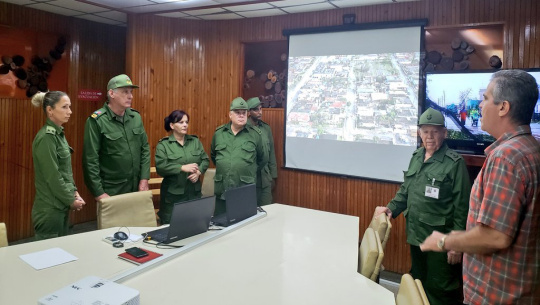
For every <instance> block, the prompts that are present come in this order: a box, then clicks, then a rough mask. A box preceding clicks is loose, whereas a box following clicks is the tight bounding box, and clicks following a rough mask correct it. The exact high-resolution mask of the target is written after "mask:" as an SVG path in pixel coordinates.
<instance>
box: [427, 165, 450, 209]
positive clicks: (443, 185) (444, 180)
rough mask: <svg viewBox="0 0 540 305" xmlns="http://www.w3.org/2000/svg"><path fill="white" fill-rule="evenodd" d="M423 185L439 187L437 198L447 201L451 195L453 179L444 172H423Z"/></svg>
mask: <svg viewBox="0 0 540 305" xmlns="http://www.w3.org/2000/svg"><path fill="white" fill-rule="evenodd" d="M425 185H426V186H428V185H429V186H432V187H436V188H438V189H439V198H438V199H439V200H443V201H445V202H446V201H449V200H450V198H451V197H452V186H453V181H452V179H450V178H449V177H448V176H447V175H446V174H444V173H430V172H426V173H425Z"/></svg>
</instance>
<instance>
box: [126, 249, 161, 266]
mask: <svg viewBox="0 0 540 305" xmlns="http://www.w3.org/2000/svg"><path fill="white" fill-rule="evenodd" d="M141 249H142V250H144V251H146V252H148V255H147V256H144V257H141V258H136V257H135V256H133V255H131V254H129V253H127V252H122V253H120V254H118V258H121V259H124V260H126V261H128V262H131V263H134V264H135V265H140V264H144V263H146V262H148V261H151V260H153V259H154V258H157V257H160V256H162V255H163V254H161V253H157V252H153V251H150V250H147V249H143V248H141Z"/></svg>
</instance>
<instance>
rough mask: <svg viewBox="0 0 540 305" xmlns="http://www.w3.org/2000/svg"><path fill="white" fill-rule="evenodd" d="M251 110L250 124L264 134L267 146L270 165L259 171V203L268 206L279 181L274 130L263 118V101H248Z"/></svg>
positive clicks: (264, 142)
mask: <svg viewBox="0 0 540 305" xmlns="http://www.w3.org/2000/svg"><path fill="white" fill-rule="evenodd" d="M247 104H248V108H249V120H248V123H249V124H250V125H252V126H257V127H259V129H260V130H261V132H262V139H263V145H264V146H265V150H266V153H267V155H268V163H267V164H266V166H265V167H264V168H263V169H262V170H260V171H257V203H258V204H259V205H267V204H271V203H272V188H273V186H274V184H275V179H277V164H276V152H275V150H274V138H273V137H272V129H271V128H270V125H268V124H266V123H265V122H264V121H263V120H261V118H262V107H261V101H260V100H259V98H258V97H252V98H250V99H249V100H247Z"/></svg>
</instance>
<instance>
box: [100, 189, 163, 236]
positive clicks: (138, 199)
mask: <svg viewBox="0 0 540 305" xmlns="http://www.w3.org/2000/svg"><path fill="white" fill-rule="evenodd" d="M97 209H98V211H97V214H98V216H97V223H98V229H106V228H111V227H156V226H157V223H156V214H155V211H154V203H153V202H152V191H144V192H133V193H127V194H121V195H116V196H111V197H109V198H103V199H101V200H100V201H98V203H97Z"/></svg>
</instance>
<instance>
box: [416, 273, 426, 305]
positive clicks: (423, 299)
mask: <svg viewBox="0 0 540 305" xmlns="http://www.w3.org/2000/svg"><path fill="white" fill-rule="evenodd" d="M414 282H415V283H416V287H417V288H418V292H420V296H421V297H422V301H423V302H424V305H429V300H428V298H427V295H426V291H425V290H424V285H422V282H421V281H420V280H419V279H416V280H414Z"/></svg>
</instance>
